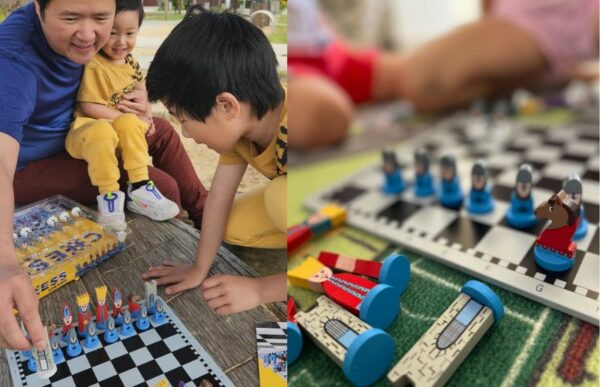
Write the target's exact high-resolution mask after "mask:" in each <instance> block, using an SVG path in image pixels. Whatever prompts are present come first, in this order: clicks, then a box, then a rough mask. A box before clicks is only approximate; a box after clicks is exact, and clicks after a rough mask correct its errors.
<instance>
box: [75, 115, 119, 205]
mask: <svg viewBox="0 0 600 387" xmlns="http://www.w3.org/2000/svg"><path fill="white" fill-rule="evenodd" d="M80 122H84V123H83V124H82V125H81V126H76V127H75V128H73V129H71V130H70V131H69V133H68V134H67V139H66V142H65V148H66V149H67V152H68V153H69V155H71V157H73V158H75V159H80V160H85V161H86V162H87V164H88V174H89V176H90V180H91V181H92V184H93V185H95V186H96V187H98V190H99V191H100V194H102V195H104V194H107V193H110V192H117V191H119V176H120V173H119V162H118V160H117V156H116V155H115V153H116V150H117V145H118V143H119V138H118V137H117V133H116V132H115V130H114V129H113V127H112V125H111V124H110V123H109V122H108V121H106V120H93V119H88V120H86V121H80Z"/></svg>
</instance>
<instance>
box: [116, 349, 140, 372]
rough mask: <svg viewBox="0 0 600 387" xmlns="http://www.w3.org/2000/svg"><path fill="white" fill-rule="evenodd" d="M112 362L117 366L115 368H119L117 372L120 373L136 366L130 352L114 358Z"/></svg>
mask: <svg viewBox="0 0 600 387" xmlns="http://www.w3.org/2000/svg"><path fill="white" fill-rule="evenodd" d="M111 363H112V365H113V366H114V367H115V370H117V372H118V373H120V374H121V373H123V372H125V371H128V370H130V369H132V368H135V363H134V362H133V359H132V358H131V356H129V354H128V353H126V354H125V355H123V356H119V357H117V358H116V359H112V360H111Z"/></svg>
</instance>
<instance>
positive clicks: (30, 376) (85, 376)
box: [6, 298, 233, 387]
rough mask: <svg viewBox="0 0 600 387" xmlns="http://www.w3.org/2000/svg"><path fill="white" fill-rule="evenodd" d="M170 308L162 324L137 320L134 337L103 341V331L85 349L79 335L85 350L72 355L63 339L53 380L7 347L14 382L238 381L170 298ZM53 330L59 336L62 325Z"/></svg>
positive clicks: (113, 385)
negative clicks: (183, 319) (141, 328)
mask: <svg viewBox="0 0 600 387" xmlns="http://www.w3.org/2000/svg"><path fill="white" fill-rule="evenodd" d="M157 299H159V298H157ZM165 311H166V314H167V316H166V321H165V322H164V323H162V324H160V325H158V324H156V323H155V322H154V321H153V320H152V318H151V317H150V323H151V324H150V328H149V329H147V330H145V331H139V329H138V328H137V327H136V326H135V324H133V327H134V329H135V334H134V335H133V336H130V337H123V336H122V335H119V339H118V340H117V341H116V342H114V343H112V344H109V343H107V342H106V341H105V340H104V337H103V334H102V333H100V334H99V335H98V338H99V339H100V346H99V347H98V348H96V349H91V350H90V349H88V348H86V347H85V346H84V342H85V340H80V343H81V346H82V348H83V351H82V353H81V354H80V355H79V356H75V357H73V358H71V357H70V356H69V355H68V354H67V351H66V345H67V344H66V342H65V341H64V340H62V339H61V340H60V346H61V349H62V351H63V354H64V357H65V361H64V362H62V363H58V364H57V368H58V370H57V372H56V373H55V374H54V375H53V376H52V377H50V379H40V378H39V377H38V376H37V375H36V374H35V373H33V372H31V371H29V369H28V368H27V360H26V359H25V358H24V357H23V355H22V353H21V352H17V351H9V350H7V351H6V353H7V357H8V364H9V366H10V371H11V375H12V379H13V385H14V386H17V387H20V386H23V387H25V386H27V387H36V386H52V387H55V386H107V387H109V386H110V387H117V386H137V385H139V386H151V387H152V386H155V385H157V384H159V383H161V382H163V381H165V380H166V381H167V382H168V383H169V384H170V385H172V386H178V385H179V383H180V382H184V383H185V385H186V386H202V387H211V386H214V387H216V386H233V383H232V382H231V381H230V380H229V378H228V377H227V376H226V375H225V373H224V372H223V371H222V370H221V369H220V368H219V367H218V366H217V364H216V363H215V361H214V360H213V359H212V358H211V356H210V355H209V354H208V353H207V352H206V350H205V349H204V348H203V347H202V346H201V345H200V344H199V343H198V341H197V340H196V339H195V338H194V336H193V335H192V334H191V333H190V332H189V331H188V330H187V328H186V327H185V325H184V324H183V323H182V322H181V320H179V318H178V317H177V316H176V315H175V314H174V313H173V311H172V310H171V308H169V306H168V305H167V304H166V303H165ZM92 319H94V317H92ZM117 329H118V328H117ZM100 332H102V331H100ZM54 335H55V336H58V337H60V336H61V333H60V329H57V330H56V331H55V332H54Z"/></svg>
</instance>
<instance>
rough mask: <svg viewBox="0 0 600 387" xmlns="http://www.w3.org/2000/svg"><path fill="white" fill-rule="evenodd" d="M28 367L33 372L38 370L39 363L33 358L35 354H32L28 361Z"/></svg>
mask: <svg viewBox="0 0 600 387" xmlns="http://www.w3.org/2000/svg"><path fill="white" fill-rule="evenodd" d="M27 368H28V369H29V371H31V372H37V364H35V359H34V358H33V356H31V357H30V358H29V360H28V361H27Z"/></svg>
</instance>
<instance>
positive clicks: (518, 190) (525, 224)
mask: <svg viewBox="0 0 600 387" xmlns="http://www.w3.org/2000/svg"><path fill="white" fill-rule="evenodd" d="M532 187H533V175H532V169H531V165H529V164H523V165H521V166H520V167H519V172H517V181H516V183H515V189H514V191H513V192H512V194H511V195H510V207H508V210H507V211H506V222H507V223H508V224H509V225H510V226H512V227H514V228H519V229H527V228H531V227H533V226H535V225H536V224H537V218H536V217H535V213H534V212H533V195H532V193H531V190H532Z"/></svg>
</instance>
